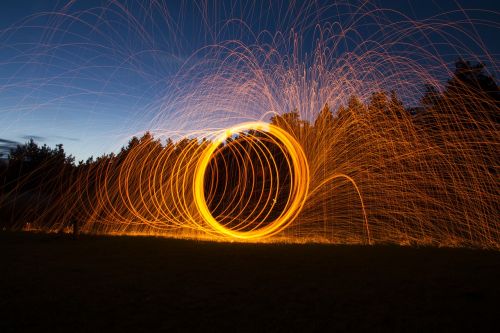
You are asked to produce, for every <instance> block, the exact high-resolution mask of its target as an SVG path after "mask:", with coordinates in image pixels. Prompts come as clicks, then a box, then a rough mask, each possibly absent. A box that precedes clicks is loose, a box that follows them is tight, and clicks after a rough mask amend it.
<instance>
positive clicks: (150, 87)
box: [0, 0, 500, 159]
mask: <svg viewBox="0 0 500 333" xmlns="http://www.w3.org/2000/svg"><path fill="white" fill-rule="evenodd" d="M67 3H68V2H66V1H52V0H47V1H43V0H31V1H30V0H3V1H2V2H1V4H0V128H1V131H0V148H1V149H0V153H1V152H2V151H1V150H2V149H3V152H5V149H6V148H8V147H11V146H12V145H14V144H15V143H17V142H25V141H27V140H28V139H29V138H30V137H32V138H34V139H35V140H36V141H37V142H40V143H47V144H49V145H51V146H53V145H55V144H57V143H63V144H64V147H65V149H66V151H67V152H69V153H71V154H73V155H75V156H76V157H77V159H85V158H87V157H88V156H90V155H94V156H97V155H100V154H103V153H108V152H111V151H116V150H117V149H119V147H120V146H122V145H123V144H124V143H126V141H128V139H129V138H130V136H131V135H135V134H140V133H142V132H143V131H145V130H147V129H148V128H150V127H151V126H152V124H151V120H152V119H153V117H154V115H155V112H156V110H155V108H156V107H157V106H158V103H159V101H160V100H161V99H162V98H164V97H165V95H168V94H169V91H167V90H166V87H167V86H168V84H169V80H170V78H171V77H172V76H173V75H174V74H175V73H176V72H177V71H178V70H179V67H180V66H181V65H182V64H183V62H184V61H185V60H186V59H187V58H188V57H189V56H190V55H191V54H193V52H195V51H196V50H198V49H200V48H202V47H203V46H205V45H208V44H211V43H214V42H218V41H221V40H224V39H227V38H233V39H241V40H243V41H245V40H246V39H247V38H248V41H249V42H251V41H252V38H250V37H249V36H248V34H247V33H245V32H244V31H243V29H235V30H234V31H231V30H230V29H225V30H224V31H225V34H226V35H218V33H219V32H220V31H222V30H221V27H222V26H223V25H224V24H225V23H227V22H228V19H232V18H237V19H241V20H242V21H243V22H245V24H248V28H249V29H250V30H252V31H254V32H259V31H262V30H268V31H270V32H271V33H274V32H276V31H278V30H280V31H285V32H286V31H287V30H288V29H289V28H290V27H291V26H297V25H301V26H302V27H303V29H305V31H306V34H305V37H304V38H305V42H304V52H310V49H308V48H307V45H313V44H314V43H313V41H312V35H313V31H314V25H315V24H316V23H320V24H324V23H325V22H329V21H334V20H335V19H337V18H341V17H342V18H343V17H347V16H349V15H348V14H349V13H348V12H345V13H338V11H342V10H347V9H349V8H350V9H351V10H352V9H353V8H354V9H355V8H357V7H359V6H360V5H354V6H351V7H348V6H347V7H346V6H339V7H336V6H331V3H332V2H326V1H325V2H324V3H325V4H329V5H328V6H327V7H328V8H327V9H326V10H323V9H324V8H325V6H323V2H321V1H314V2H310V3H309V4H306V5H302V4H301V3H302V2H301V1H298V2H297V5H296V6H294V7H291V6H289V5H288V3H289V2H281V1H277V2H276V1H275V2H273V5H269V4H264V5H262V3H264V2H263V1H262V2H260V1H256V2H255V3H252V2H246V1H241V2H238V1H226V0H224V1H217V2H214V1H209V2H207V3H206V4H205V2H198V3H193V2H192V1H168V2H167V4H168V5H167V6H157V5H152V3H153V2H149V1H95V0H90V1H89V0H85V1H83V0H81V1H80V0H78V1H72V2H69V3H70V4H71V5H70V6H67ZM359 3H362V2H359ZM285 4H286V5H285ZM303 6H306V7H307V8H305V9H304V7H303ZM499 6H500V5H499V1H494V0H489V1H486V0H474V1H469V0H468V1H460V2H458V3H457V2H455V1H437V0H436V1H429V0H419V1H410V0H402V1H378V2H377V5H376V7H378V8H385V9H394V10H396V11H398V12H399V13H390V12H386V13H385V14H384V15H385V19H386V20H389V21H390V20H391V17H393V18H394V20H401V19H402V16H401V14H404V15H407V16H409V17H410V18H412V19H413V20H425V19H428V18H431V17H433V16H434V15H439V14H442V13H445V12H450V11H452V10H457V9H458V10H460V9H461V8H465V9H467V10H468V11H467V15H465V17H470V18H472V19H479V20H488V19H495V18H496V17H497V16H495V15H494V14H491V13H490V14H489V13H488V12H487V11H493V12H498V11H500V8H499ZM317 8H319V9H320V10H317ZM472 9H480V10H481V11H475V10H472ZM304 13H307V14H306V15H303V14H304ZM449 17H450V20H452V21H453V20H455V19H463V18H464V14H463V13H455V14H449ZM240 27H241V25H240ZM469 28H470V27H468V28H467V29H469ZM364 29H365V31H363V29H361V33H366V34H367V35H369V34H370V31H369V28H368V27H365V28H364ZM307 31H309V35H308V33H307ZM473 32H474V33H476V34H478V35H479V36H480V37H481V40H482V42H483V43H484V45H483V46H484V47H485V48H486V49H487V50H488V53H489V55H490V56H491V57H492V58H493V59H494V60H496V59H498V55H499V54H500V43H498V41H497V40H496V38H498V34H497V33H498V30H497V27H486V26H483V25H480V26H477V27H475V31H473ZM308 38H311V40H308ZM464 43H467V41H464ZM436 45H438V41H437V42H436ZM437 47H438V52H440V53H442V54H443V57H447V56H449V59H450V61H453V60H452V59H453V58H454V57H456V55H455V54H451V53H450V50H449V49H448V48H447V47H446V46H437ZM470 47H471V49H472V50H474V49H475V48H476V46H475V45H472V44H471V45H470ZM478 52H481V50H480V49H478ZM448 53H450V54H449V55H448ZM479 56H480V55H479ZM496 65H497V64H496V63H495V66H496ZM169 126H171V127H172V128H171V129H172V130H174V129H175V127H176V122H175V119H173V120H172V121H171V122H170V123H169Z"/></svg>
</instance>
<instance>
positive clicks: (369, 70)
mask: <svg viewBox="0 0 500 333" xmlns="http://www.w3.org/2000/svg"><path fill="white" fill-rule="evenodd" d="M112 3H114V2H112ZM344 5H345V6H347V7H348V8H349V9H351V11H346V13H348V14H349V15H347V14H346V16H349V17H351V16H352V18H350V19H349V20H348V21H347V22H343V21H342V22H340V20H339V22H337V21H332V22H327V23H326V24H324V22H323V23H322V24H318V25H317V26H315V27H314V29H313V30H314V31H313V33H312V35H313V36H314V42H312V43H313V44H314V45H313V52H312V53H309V54H307V53H305V52H302V47H303V43H304V39H305V37H304V36H305V35H306V31H305V30H306V28H307V27H306V26H307V25H308V24H307V23H304V22H302V21H298V22H295V21H294V22H295V23H294V25H293V26H292V27H283V28H282V29H283V31H281V30H280V31H278V32H277V33H275V34H273V35H271V34H270V33H269V32H268V31H258V32H257V33H255V34H254V35H252V36H253V38H254V40H253V41H252V42H248V41H247V40H243V38H242V39H237V38H228V39H225V40H222V41H215V42H213V43H210V44H209V45H207V46H205V47H203V48H201V49H200V50H198V51H196V52H194V53H193V54H192V55H191V56H190V57H188V58H187V59H184V60H183V63H182V65H181V66H180V69H179V70H178V72H176V75H175V76H174V77H173V78H171V80H170V81H169V83H168V84H167V88H166V89H165V90H166V91H167V92H166V93H165V95H164V96H162V97H161V98H158V99H156V100H154V101H151V103H150V104H148V106H147V107H145V108H144V109H143V110H141V113H140V114H139V115H138V117H137V118H141V120H142V119H145V118H148V119H151V120H149V121H148V125H149V126H148V128H147V129H148V130H150V131H151V132H152V133H153V134H154V137H152V136H144V137H143V138H141V139H140V140H137V141H136V142H135V141H134V142H133V143H131V144H130V145H129V146H130V147H129V149H128V150H126V151H122V152H120V153H118V154H117V155H113V156H111V157H110V156H105V157H102V158H101V159H98V160H97V161H95V163H92V164H89V165H84V166H81V167H79V168H80V169H78V173H77V175H75V176H74V178H72V181H71V182H70V183H69V185H68V184H66V183H65V185H64V186H63V185H61V184H59V183H54V184H53V187H54V188H58V189H60V188H61V187H64V195H63V196H62V197H61V198H57V199H54V200H53V201H51V204H47V205H46V206H43V205H44V204H43V200H41V199H40V202H41V203H40V204H39V205H40V206H41V207H42V206H43V209H39V210H36V211H37V212H38V211H42V213H40V214H38V213H37V214H30V213H29V212H28V213H26V214H25V215H26V216H27V218H26V219H22V220H21V219H20V220H19V221H17V220H16V221H15V223H14V226H13V229H20V228H23V227H24V228H28V229H29V228H31V229H38V230H43V231H47V232H56V231H60V230H67V231H69V229H70V224H69V222H68V221H70V220H72V219H76V220H78V221H79V223H80V225H81V231H82V232H87V233H98V234H133V235H137V234H144V235H160V236H168V237H180V238H196V239H210V240H222V241H226V240H231V241H233V240H235V241H254V242H259V241H269V242H274V241H276V242H281V241H284V242H308V241H314V242H326V243H348V244H375V243H387V242H389V243H397V244H407V245H408V244H412V245H435V246H479V247H485V248H494V249H499V248H500V223H499V216H500V208H499V202H500V195H499V178H498V168H499V156H500V154H499V153H498V145H499V143H500V131H499V122H498V114H499V112H500V111H499V105H498V102H497V101H496V100H494V99H492V98H491V97H490V96H488V95H487V94H486V93H484V92H478V91H474V90H471V89H469V88H468V87H466V86H465V85H463V84H460V83H459V82H458V83H457V82H452V83H453V85H452V84H449V86H452V88H453V89H451V88H450V89H448V88H447V84H446V83H444V82H445V81H444V80H445V79H448V78H451V77H453V74H454V73H453V70H451V69H450V68H449V59H445V57H444V56H442V55H440V54H439V53H438V52H437V51H436V48H437V42H432V41H431V39H430V37H429V36H431V35H437V36H438V37H437V39H439V43H440V44H442V45H445V46H446V47H447V49H449V50H451V51H450V53H451V54H454V55H463V56H464V57H471V58H472V59H473V60H486V61H489V63H490V64H491V65H489V68H491V70H492V72H493V73H494V72H497V71H498V66H497V63H496V62H495V59H494V56H493V55H491V54H490V53H489V52H488V50H487V49H485V48H481V47H482V46H483V45H482V43H481V41H480V40H479V39H477V38H476V37H477V36H475V35H473V34H472V33H470V31H469V30H467V29H465V28H464V27H463V25H467V26H469V25H470V26H472V27H474V26H475V25H478V24H484V25H488V26H489V27H493V28H495V29H496V31H498V27H499V25H498V22H500V21H497V22H492V21H487V22H477V21H471V20H469V21H464V22H461V21H460V22H458V21H457V22H453V21H449V20H445V19H440V18H439V17H436V18H434V19H433V20H427V21H413V20H410V19H408V18H406V17H403V18H400V20H399V21H397V20H396V21H391V22H389V23H390V24H389V23H388V22H385V21H383V20H382V19H381V18H382V17H383V16H382V14H381V12H382V11H381V10H378V9H377V8H372V7H371V5H369V4H366V6H362V7H361V8H352V7H351V6H349V5H348V4H344ZM206 6H208V5H206ZM339 6H340V5H339ZM115 10H118V9H115ZM304 10H310V8H305V9H304ZM120 13H121V12H120ZM390 14H394V13H392V12H391V13H390ZM491 14H492V15H493V14H494V13H491ZM123 15H124V16H125V17H126V18H128V21H130V22H137V23H136V25H137V26H136V25H131V27H130V29H131V30H134V29H136V30H137V31H138V35H140V36H141V38H142V39H141V40H144V41H149V40H154V36H149V35H148V34H147V29H141V28H142V26H141V24H140V23H138V22H142V21H141V20H136V19H134V20H132V18H131V17H130V16H132V15H133V14H131V13H129V12H125V13H123ZM394 15H395V14H394ZM495 15H496V14H495ZM98 16H99V15H98ZM151 16H153V15H151ZM497 16H498V15H496V16H495V17H497ZM167 17H169V16H168V15H165V20H168V19H167ZM235 21H237V20H231V21H230V23H228V24H227V25H224V26H223V27H222V28H220V29H221V30H224V29H228V30H230V29H231V27H232V26H231V24H240V26H239V27H240V29H242V30H243V29H247V27H246V26H245V25H244V23H243V22H241V21H237V23H235ZM366 21H370V22H371V24H369V25H368V24H367V26H368V27H369V29H370V31H371V30H373V34H370V37H366V38H365V39H361V37H362V36H363V34H362V30H363V31H364V30H367V27H366V26H362V27H361V26H358V25H362V24H364V23H363V22H366ZM301 22H302V23H301ZM169 23H171V22H169ZM341 23H342V24H341ZM344 23H345V24H344ZM462 24H463V25H462ZM144 25H146V24H144ZM153 26H154V25H153ZM169 26H170V25H169ZM241 26H243V27H241ZM96 29H97V28H96ZM309 29H311V28H310V27H309ZM134 31H135V30H134ZM245 31H246V30H245ZM219 32H220V33H221V35H222V34H223V32H224V31H219ZM309 33H311V31H309ZM103 35H104V36H106V34H105V33H104V32H103ZM215 35H217V34H215ZM457 35H459V36H462V37H463V39H459V38H456V36H457ZM249 38H250V37H249ZM359 39H361V40H359ZM465 39H468V40H469V41H472V42H473V44H474V45H475V46H477V48H479V49H480V51H481V52H482V55H483V57H482V58H481V59H479V58H474V52H473V51H472V50H471V48H470V47H469V46H470V45H471V43H469V44H467V43H465V42H464V43H461V42H460V41H462V40H465ZM353 41H356V42H355V43H354V44H355V45H354V46H353V45H352V44H353ZM109 43H110V45H111V49H113V50H114V51H115V49H116V50H119V51H123V52H122V53H123V54H126V55H127V61H129V60H130V59H132V60H130V61H134V60H135V58H134V57H133V56H130V57H128V56H129V55H128V53H127V52H126V51H127V50H123V48H124V46H123V45H121V44H120V45H117V43H115V42H114V41H113V40H112V39H111V38H110V41H109ZM442 45H441V46H442ZM153 46H155V45H152V46H151V49H153ZM106 47H107V46H106ZM475 52H478V51H477V50H475ZM116 53H120V52H118V51H117V52H116ZM423 59H424V60H423ZM160 63H161V61H160V60H158V64H156V65H157V66H158V67H160V66H161V65H160ZM143 67H147V66H142V64H140V63H139V64H135V63H134V69H135V68H139V69H137V71H138V72H139V74H140V75H143V74H144V76H148V75H146V74H148V73H144V72H143V69H142V68H143ZM151 67H154V66H153V65H152V66H151ZM154 69H155V70H156V68H154ZM72 73H73V72H72ZM72 75H75V74H72ZM47 81H49V80H47ZM423 84H428V85H429V86H431V87H433V88H434V89H435V92H436V94H435V96H434V97H435V98H434V97H433V96H430V97H433V98H430V97H429V96H427V97H429V98H428V100H424V102H425V103H427V104H425V103H424V104H425V105H423V106H420V107H419V108H417V109H418V110H413V111H415V112H413V111H411V112H410V110H409V108H408V107H405V106H404V105H405V104H406V105H416V103H418V102H419V94H420V95H421V90H422V85H423ZM151 85H152V86H153V85H163V81H162V79H161V78H160V79H158V80H156V81H154V82H153V83H152V84H151ZM330 108H331V109H330ZM417 111H418V112H417ZM171 124H173V125H171ZM127 130H128V129H127ZM123 132H126V133H127V135H128V134H129V132H130V131H125V130H124V131H123ZM123 136H125V135H123ZM155 138H156V139H155ZM170 138H171V139H172V140H170ZM167 139H169V140H167ZM276 156H279V158H276ZM228 174H231V175H232V176H231V177H229V176H228ZM234 179H237V180H238V181H237V182H234ZM50 182H51V180H47V183H50ZM18 189H19V187H16V188H14V189H12V190H11V191H10V192H9V193H8V195H5V196H4V197H3V198H1V200H0V203H2V204H3V205H6V206H7V205H13V204H12V202H13V201H14V199H12V198H19V197H20V196H21V194H19V193H20V192H18V191H19V190H18ZM16 191H17V192H16ZM9 200H11V201H9ZM9 202H10V203H9ZM63 208H64V209H63ZM34 211H35V210H34ZM27 223H29V224H27ZM27 225H29V227H26V226H27Z"/></svg>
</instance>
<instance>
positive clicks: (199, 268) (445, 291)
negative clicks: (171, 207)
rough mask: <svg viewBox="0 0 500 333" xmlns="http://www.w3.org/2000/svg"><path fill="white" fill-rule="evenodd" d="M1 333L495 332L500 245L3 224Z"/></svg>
mask: <svg viewBox="0 0 500 333" xmlns="http://www.w3.org/2000/svg"><path fill="white" fill-rule="evenodd" d="M0 265H1V266H0V331H1V332H10V331H31V332H35V331H42V330H44V331H64V332H80V331H92V332H93V331H123V330H125V331H158V330H165V331H167V330H168V331H171V330H174V331H176V330H180V331H191V330H200V331H218V330H220V329H227V330H231V331H248V330H253V331H262V330H264V331H275V330H280V331H288V330H290V329H291V330H294V331H304V330H307V331H310V330H316V331H323V330H324V329H325V328H328V329H337V330H345V331H352V330H370V331H383V332H387V331H439V332H441V331H457V330H459V331H476V332H477V331H494V330H495V329H498V325H497V320H498V316H499V314H500V310H499V301H500V252H492V251H480V250H467V249H435V248H403V247H396V246H374V247H363V246H325V245H262V244H260V245H249V244H225V243H209V242H195V241H181V240H171V239H160V238H146V237H90V236H87V237H82V238H81V239H80V240H78V241H73V240H71V239H69V238H64V237H62V238H61V237H59V238H57V237H55V236H50V235H34V234H12V233H5V232H3V233H1V232H0Z"/></svg>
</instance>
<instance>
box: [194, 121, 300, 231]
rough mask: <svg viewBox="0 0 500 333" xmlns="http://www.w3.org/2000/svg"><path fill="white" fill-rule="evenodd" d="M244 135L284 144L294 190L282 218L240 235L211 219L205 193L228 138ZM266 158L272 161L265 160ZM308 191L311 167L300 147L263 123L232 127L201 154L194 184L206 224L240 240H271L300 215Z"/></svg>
mask: <svg viewBox="0 0 500 333" xmlns="http://www.w3.org/2000/svg"><path fill="white" fill-rule="evenodd" d="M245 131H257V132H262V133H266V134H269V135H272V136H273V137H274V138H275V139H276V140H277V141H278V143H280V144H282V145H283V147H284V149H285V150H286V152H287V153H288V155H289V157H290V161H289V167H290V171H291V172H290V173H291V184H290V185H291V188H290V192H289V197H288V204H287V206H286V207H285V209H284V211H283V212H281V214H280V215H279V217H277V218H276V219H275V220H274V221H272V222H271V223H269V224H267V225H266V226H264V227H262V228H258V229H252V230H248V231H239V230H234V229H232V228H228V227H226V226H224V225H222V224H221V223H220V222H219V221H217V219H216V218H215V217H214V216H213V215H212V213H211V211H210V209H209V207H208V205H207V201H206V197H205V193H204V185H205V174H206V171H207V167H208V166H209V163H210V161H211V159H212V158H213V155H214V153H215V152H216V150H217V149H218V148H219V147H220V145H221V144H223V143H224V142H225V141H226V140H227V139H228V138H230V137H231V136H233V135H235V134H239V133H243V132H245ZM265 158H272V156H270V157H265ZM308 190H309V165H308V163H307V159H306V156H305V154H304V151H303V150H302V148H301V146H300V144H299V143H298V142H297V141H296V140H295V139H294V138H293V137H292V136H291V135H290V134H288V133H287V132H286V131H284V130H283V129H281V128H279V127H277V126H273V125H271V124H268V123H264V122H248V123H243V124H239V125H237V126H234V127H231V128H230V129H228V130H226V131H224V132H223V133H222V134H221V135H219V136H218V137H217V138H216V139H215V140H213V141H212V143H211V144H210V145H209V146H208V147H207V148H206V149H205V150H204V151H203V152H202V154H201V156H200V159H199V161H198V163H197V166H196V170H195V176H194V181H193V193H194V201H195V204H196V207H197V209H198V211H199V213H200V215H201V217H202V218H203V220H204V221H205V222H206V223H207V224H208V225H209V226H211V227H212V228H213V229H214V230H215V231H216V232H218V233H220V234H223V235H226V236H230V237H234V238H239V239H258V238H265V237H269V236H272V235H274V234H276V233H278V232H280V231H282V230H283V229H285V228H286V227H287V226H288V225H289V224H290V223H291V222H292V221H293V220H294V219H295V218H296V217H297V215H298V214H299V212H300V210H301V209H302V207H303V205H304V203H305V200H306V198H307V193H308Z"/></svg>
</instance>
